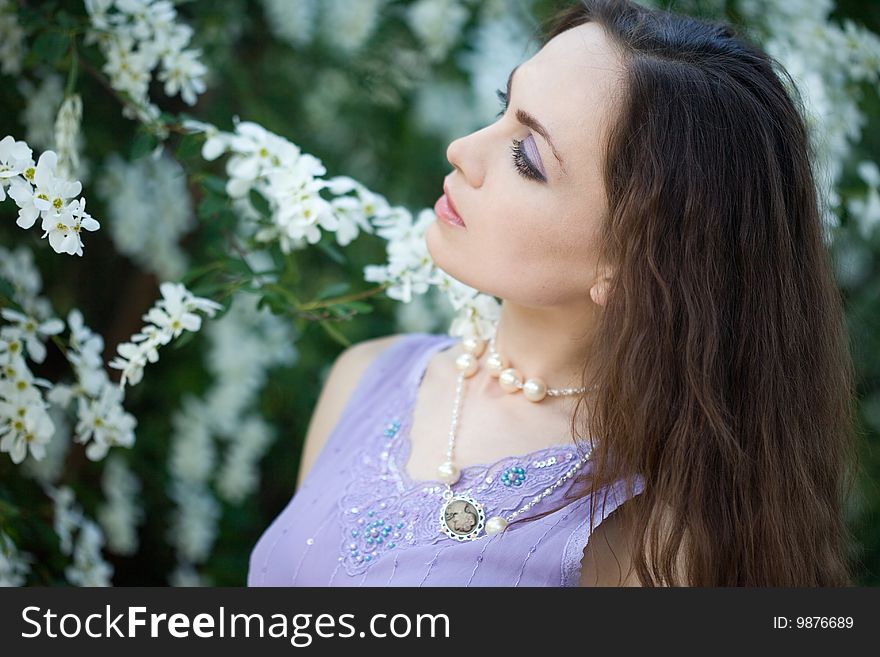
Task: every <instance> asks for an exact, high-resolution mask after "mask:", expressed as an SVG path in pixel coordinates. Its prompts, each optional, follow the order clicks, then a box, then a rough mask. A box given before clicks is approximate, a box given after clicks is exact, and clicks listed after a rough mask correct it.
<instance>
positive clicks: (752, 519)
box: [511, 0, 858, 586]
mask: <svg viewBox="0 0 880 657" xmlns="http://www.w3.org/2000/svg"><path fill="white" fill-rule="evenodd" d="M588 21H590V22H594V23H597V24H598V25H600V26H601V27H602V28H603V29H604V31H605V33H606V35H607V36H608V37H609V39H610V42H611V43H612V44H613V45H614V46H615V47H616V49H617V50H618V51H619V54H620V57H621V61H622V62H623V64H624V67H625V74H624V84H623V85H622V89H621V90H620V94H619V96H618V97H617V98H616V102H617V105H616V109H615V111H614V113H613V115H612V116H613V117H614V118H613V121H612V125H609V126H608V127H607V134H606V143H605V152H604V161H603V174H604V182H605V188H606V194H607V201H608V208H609V213H608V216H607V217H606V218H605V221H604V222H603V228H602V235H601V239H602V253H603V257H604V259H605V261H606V262H609V263H612V264H613V265H614V273H615V275H614V278H613V281H612V284H611V287H610V289H609V293H608V296H607V302H606V304H605V308H604V311H603V313H602V317H601V319H600V322H599V326H598V329H597V333H596V334H595V336H594V338H593V343H592V344H593V351H592V353H591V355H590V361H589V362H588V363H585V366H584V374H583V385H585V386H593V385H595V386H597V391H596V392H594V393H587V394H586V396H584V397H582V398H580V399H578V401H577V407H576V410H575V413H574V415H573V417H572V433H573V437H574V438H575V439H577V438H579V437H581V435H582V434H585V435H587V436H589V442H590V445H591V447H592V450H593V454H592V459H593V460H592V467H591V468H584V469H582V471H581V474H579V475H578V476H577V477H576V478H575V482H574V483H575V484H577V485H574V486H572V487H571V488H570V489H569V491H568V492H567V496H566V499H567V500H570V498H571V494H572V493H573V491H575V489H579V492H576V493H574V494H575V495H578V494H589V495H590V498H591V503H590V515H591V524H592V522H593V521H592V517H593V515H594V514H595V509H596V505H597V504H598V503H599V497H600V495H598V494H596V493H598V492H599V491H600V490H602V489H605V490H606V492H607V488H605V487H606V486H608V485H609V484H611V483H614V482H616V481H619V480H621V479H623V480H624V481H625V482H626V486H627V492H628V493H629V494H630V495H631V494H632V493H633V488H632V486H633V485H634V477H635V476H637V475H640V476H641V477H642V478H643V481H644V490H643V491H642V492H641V494H640V495H638V496H636V497H635V498H633V499H632V500H630V501H628V502H627V503H626V504H624V505H623V506H621V507H620V510H619V512H618V513H621V515H623V517H624V519H625V522H626V523H627V524H626V526H627V527H630V528H631V529H632V531H633V534H632V536H633V537H634V538H635V542H634V543H633V544H632V545H633V546H634V550H633V554H632V564H633V567H634V568H635V570H636V572H637V574H638V577H639V580H640V581H641V583H642V584H643V585H645V586H656V585H667V586H682V585H684V586H847V585H851V584H852V582H851V578H850V570H849V563H848V559H849V555H848V548H849V546H850V541H851V540H852V537H851V535H850V534H849V532H848V528H847V525H846V522H845V518H844V506H845V504H846V502H847V496H848V494H849V493H850V492H851V490H852V488H853V485H854V482H855V480H856V472H857V467H858V466H857V464H858V448H857V444H856V441H855V433H854V430H853V423H852V419H853V413H854V404H853V399H854V381H853V376H854V375H853V364H852V359H851V356H850V345H849V338H848V334H847V331H846V325H845V319H844V313H843V303H842V300H841V297H840V293H839V291H838V288H837V285H836V282H835V280H834V275H833V269H832V265H831V258H830V253H829V251H828V249H827V247H826V243H825V238H826V234H825V233H824V232H823V224H822V220H821V213H820V208H819V195H818V192H817V188H816V185H815V182H814V178H815V171H814V168H813V167H814V164H813V163H814V153H813V151H812V147H811V145H810V141H809V136H808V132H807V128H806V127H805V122H804V120H803V118H802V116H803V112H804V110H803V101H802V100H801V98H800V96H799V95H798V94H797V92H796V91H795V87H794V83H793V82H792V81H791V78H790V76H789V75H788V73H787V72H786V71H785V69H784V68H783V67H782V66H781V65H780V64H779V63H778V62H777V61H776V60H775V59H773V58H771V57H770V56H769V55H768V54H766V53H765V52H764V51H762V50H761V49H760V48H759V47H757V46H755V45H753V44H752V43H749V42H748V41H747V40H745V39H743V38H742V37H740V36H738V35H737V33H736V31H735V29H734V28H733V27H732V26H731V25H729V24H727V23H724V22H720V21H708V20H702V19H695V18H692V17H687V16H682V15H677V14H674V13H669V12H667V11H663V10H652V9H647V8H645V7H642V6H640V5H638V4H635V3H633V2H628V1H626V0H585V1H582V2H578V3H577V4H576V5H574V6H571V7H568V8H565V9H564V10H563V11H562V12H561V13H559V14H557V15H556V16H554V17H553V18H552V19H551V21H550V24H549V26H548V27H547V28H545V34H544V37H543V42H544V43H546V41H549V40H550V39H552V38H553V37H554V36H556V35H557V34H559V33H561V32H563V31H565V30H567V29H569V28H572V27H575V26H577V25H580V24H582V23H585V22H588ZM783 77H785V78H787V80H788V82H789V83H790V88H791V89H792V93H791V94H790V93H789V92H787V91H786V87H785V85H784V83H783ZM590 371H592V372H593V374H594V376H589V377H588V372H590ZM581 412H583V413H584V414H586V416H587V417H588V421H587V420H586V419H584V418H582V417H581ZM576 442H577V440H576ZM584 491H588V493H585V492H584ZM567 503H568V502H566V504H567ZM558 508H560V507H556V508H555V509H552V510H550V511H547V512H546V513H541V514H539V515H536V516H533V517H532V518H526V519H522V520H517V521H515V522H528V521H530V520H534V519H536V518H539V517H543V516H545V515H547V514H548V513H551V512H552V511H554V510H557V509H558ZM515 522H514V523H511V525H513V524H515Z"/></svg>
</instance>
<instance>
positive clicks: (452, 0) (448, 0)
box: [407, 0, 470, 62]
mask: <svg viewBox="0 0 880 657" xmlns="http://www.w3.org/2000/svg"><path fill="white" fill-rule="evenodd" d="M469 15H470V13H469V12H468V10H467V8H466V7H464V6H463V5H462V4H461V3H460V2H459V1H458V0H416V2H415V3H413V4H412V5H410V7H409V10H408V13H407V20H408V22H409V25H410V28H412V31H413V32H414V33H415V35H416V36H417V37H418V38H419V40H420V41H421V42H422V45H424V47H425V50H426V52H427V54H428V57H430V58H431V60H433V61H435V62H439V61H441V60H443V59H445V58H446V54H447V53H448V52H449V49H450V48H451V47H452V46H453V45H454V44H455V42H456V41H458V40H459V39H460V38H461V32H462V28H463V27H464V24H465V22H466V21H467V19H468V16H469Z"/></svg>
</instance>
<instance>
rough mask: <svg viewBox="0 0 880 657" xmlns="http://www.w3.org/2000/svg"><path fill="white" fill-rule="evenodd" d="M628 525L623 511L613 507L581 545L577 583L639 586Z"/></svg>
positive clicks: (581, 584)
mask: <svg viewBox="0 0 880 657" xmlns="http://www.w3.org/2000/svg"><path fill="white" fill-rule="evenodd" d="M628 528H629V525H628V524H627V523H626V522H625V518H624V516H623V514H622V513H620V512H619V510H615V511H613V512H612V513H611V514H610V515H609V516H608V517H607V518H605V519H604V520H603V521H602V522H600V523H599V525H598V526H597V527H596V528H594V529H593V532H592V533H591V534H590V537H589V539H588V540H587V544H586V546H584V554H583V559H582V560H581V579H580V586H641V582H640V581H639V577H638V575H637V574H636V571H635V567H634V566H633V558H632V557H633V551H632V534H631V532H630V531H628Z"/></svg>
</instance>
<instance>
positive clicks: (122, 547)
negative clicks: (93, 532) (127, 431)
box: [97, 455, 144, 555]
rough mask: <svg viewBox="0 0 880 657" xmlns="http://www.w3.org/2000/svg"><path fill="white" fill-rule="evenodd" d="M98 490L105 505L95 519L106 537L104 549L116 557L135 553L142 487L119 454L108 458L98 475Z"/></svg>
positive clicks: (141, 509) (141, 516) (140, 515)
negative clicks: (102, 493)
mask: <svg viewBox="0 0 880 657" xmlns="http://www.w3.org/2000/svg"><path fill="white" fill-rule="evenodd" d="M101 489H102V490H103V492H104V496H105V498H106V502H104V503H103V504H101V505H100V506H99V507H98V513H97V518H98V522H99V523H100V524H101V527H102V528H103V530H104V532H105V534H106V536H107V546H108V548H109V549H110V550H111V551H112V552H115V553H116V554H124V555H130V554H134V553H135V552H136V551H137V547H138V535H137V525H138V524H139V523H140V522H141V521H142V520H143V517H144V510H143V507H142V506H141V505H140V504H139V503H138V495H139V494H140V491H141V484H140V481H139V480H138V478H137V476H136V475H135V474H134V472H132V471H131V469H130V468H129V467H128V465H127V464H126V462H125V460H124V459H122V458H121V457H119V456H118V455H114V456H111V457H110V458H108V459H107V463H106V465H105V466H104V471H103V473H102V475H101Z"/></svg>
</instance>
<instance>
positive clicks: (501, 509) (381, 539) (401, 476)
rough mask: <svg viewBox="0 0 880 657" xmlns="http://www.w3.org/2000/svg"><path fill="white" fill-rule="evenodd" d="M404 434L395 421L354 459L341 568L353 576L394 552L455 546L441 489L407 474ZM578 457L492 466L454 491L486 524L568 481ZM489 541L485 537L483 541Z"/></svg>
mask: <svg viewBox="0 0 880 657" xmlns="http://www.w3.org/2000/svg"><path fill="white" fill-rule="evenodd" d="M404 428H405V429H406V430H408V424H407V425H405V424H404V423H402V422H401V421H400V420H399V419H398V418H396V417H394V418H392V419H391V420H386V421H383V422H382V423H381V425H380V427H379V428H378V429H377V430H376V432H375V434H373V436H374V437H373V438H368V439H367V440H366V441H365V442H364V445H363V449H362V450H361V454H360V455H359V457H358V458H354V459H352V468H353V470H352V472H351V473H350V476H349V481H348V484H347V485H346V487H345V490H344V492H343V495H342V496H341V498H340V500H339V508H340V510H341V514H340V518H341V524H342V542H341V550H340V555H341V556H340V560H341V564H342V567H343V568H344V569H345V571H346V572H347V573H348V574H349V575H358V574H360V573H363V572H365V571H366V570H367V569H368V568H369V567H370V565H371V564H373V563H376V562H377V561H378V560H380V559H382V557H383V555H385V554H386V553H387V552H392V551H394V550H399V549H406V548H407V547H408V546H413V545H430V544H434V543H442V544H444V545H445V544H447V543H451V542H452V539H450V538H449V537H447V536H445V535H443V534H442V533H441V532H440V528H439V523H438V521H437V513H438V510H439V508H440V506H441V505H442V503H443V500H442V497H441V493H442V492H443V490H444V486H443V484H442V482H440V481H439V480H438V481H412V480H410V479H409V477H408V476H407V474H406V472H405V471H404V469H403V468H404V464H405V463H406V461H407V460H408V458H409V451H410V444H409V438H408V435H402V431H401V430H402V429H404ZM572 451H573V448H572V446H571V445H554V446H551V447H548V448H544V449H541V450H538V451H536V452H533V453H531V454H527V455H520V456H511V457H507V458H504V459H501V460H499V461H497V462H495V463H493V464H488V465H486V464H482V465H473V466H468V467H464V468H462V469H461V476H460V479H459V481H458V482H456V484H455V485H454V486H453V490H454V492H456V493H467V494H470V495H473V496H474V497H475V498H477V499H478V500H479V501H480V502H481V504H483V505H484V507H485V509H486V513H487V517H490V516H493V515H505V516H506V515H508V514H510V513H512V512H513V511H515V510H516V509H518V508H519V507H521V506H523V505H524V504H526V503H527V502H529V501H530V500H531V499H532V498H534V497H535V496H536V495H540V494H541V493H542V492H543V491H544V490H545V489H546V488H547V487H548V486H550V485H552V484H553V483H555V482H556V481H557V480H558V479H559V477H560V476H562V475H563V474H565V472H566V470H568V469H569V468H570V467H571V461H570V459H567V458H564V457H562V455H563V454H564V453H566V452H569V453H571V452H572ZM376 455H378V458H377V457H376ZM535 460H538V461H541V462H544V464H545V465H544V466H543V467H540V468H536V469H535V470H534V471H532V472H527V470H528V468H529V466H528V465H523V464H529V463H532V462H534V461H535ZM564 488H565V485H562V486H560V487H559V489H557V491H555V493H554V494H553V495H550V496H548V498H549V499H551V500H552V499H553V498H554V496H555V495H558V494H561V491H562V490H563V489H564ZM546 501H547V500H546V499H545V500H544V501H543V502H546ZM543 502H542V503H543ZM537 506H538V507H540V506H541V505H540V504H539V505H537ZM536 508H537V507H536ZM530 512H531V510H530ZM490 539H491V537H489V536H487V535H483V536H482V537H481V538H479V539H477V540H490Z"/></svg>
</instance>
